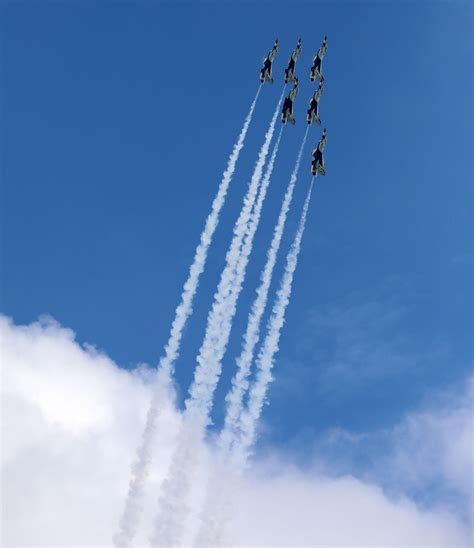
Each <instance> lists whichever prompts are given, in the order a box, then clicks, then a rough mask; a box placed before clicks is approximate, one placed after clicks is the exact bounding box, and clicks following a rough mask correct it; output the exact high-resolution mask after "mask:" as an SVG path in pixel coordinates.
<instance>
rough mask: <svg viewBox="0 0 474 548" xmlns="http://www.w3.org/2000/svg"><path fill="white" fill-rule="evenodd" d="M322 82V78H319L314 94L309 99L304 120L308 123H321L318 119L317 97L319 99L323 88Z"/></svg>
mask: <svg viewBox="0 0 474 548" xmlns="http://www.w3.org/2000/svg"><path fill="white" fill-rule="evenodd" d="M323 82H324V80H320V82H319V87H318V89H317V90H316V91H315V92H314V95H313V96H312V97H311V99H310V101H309V109H308V113H307V115H306V120H307V121H308V124H309V125H311V124H312V123H315V124H318V126H319V125H320V124H321V120H320V119H319V99H321V95H322V94H323V90H324V83H323Z"/></svg>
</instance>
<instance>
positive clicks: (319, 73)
mask: <svg viewBox="0 0 474 548" xmlns="http://www.w3.org/2000/svg"><path fill="white" fill-rule="evenodd" d="M327 49H328V37H327V36H325V37H324V40H323V43H322V44H321V47H320V48H319V49H318V52H317V53H316V55H315V56H314V59H313V66H312V67H311V70H310V71H309V77H310V78H311V82H314V81H315V80H324V77H323V58H324V56H325V55H326V51H327Z"/></svg>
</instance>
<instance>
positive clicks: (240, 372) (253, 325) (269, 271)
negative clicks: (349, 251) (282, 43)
mask: <svg viewBox="0 0 474 548" xmlns="http://www.w3.org/2000/svg"><path fill="white" fill-rule="evenodd" d="M308 129H309V128H307V129H306V132H305V135H304V138H303V141H302V143H301V146H300V150H299V152H298V156H297V159H296V163H295V167H294V169H293V173H292V174H291V177H290V182H289V183H288V188H287V190H286V194H285V197H284V198H283V202H282V205H281V209H280V214H279V216H278V220H277V223H276V225H275V228H274V231H273V239H272V241H271V243H270V247H269V249H268V252H267V262H266V264H265V266H264V269H263V271H262V274H261V276H260V280H261V283H260V286H259V287H258V289H257V296H256V298H255V300H254V302H253V304H252V308H251V311H250V314H249V319H248V324H247V329H246V332H245V335H244V340H243V344H242V350H241V353H240V356H239V357H238V358H237V372H236V374H235V376H234V378H233V379H232V388H231V390H230V392H229V393H228V394H227V396H226V401H227V411H226V417H225V423H224V428H223V430H222V432H221V434H220V436H219V446H220V448H221V449H222V450H223V451H225V452H226V451H229V450H230V448H231V444H232V442H233V440H235V439H236V436H238V432H239V419H240V415H241V413H242V408H243V398H244V394H245V392H246V390H247V389H248V384H249V383H248V377H249V375H250V368H251V365H252V360H253V356H254V351H255V346H256V345H257V343H258V340H259V338H260V322H261V320H262V316H263V313H264V312H265V307H266V305H267V300H268V291H269V289H270V284H271V281H272V275H273V269H274V267H275V263H276V260H277V255H278V250H279V248H280V243H281V239H282V236H283V231H284V228H285V223H286V218H287V216H288V212H289V210H290V205H291V201H292V198H293V191H294V188H295V184H296V179H297V177H298V171H299V168H300V164H301V157H302V154H303V149H304V146H305V143H306V139H307V136H308Z"/></svg>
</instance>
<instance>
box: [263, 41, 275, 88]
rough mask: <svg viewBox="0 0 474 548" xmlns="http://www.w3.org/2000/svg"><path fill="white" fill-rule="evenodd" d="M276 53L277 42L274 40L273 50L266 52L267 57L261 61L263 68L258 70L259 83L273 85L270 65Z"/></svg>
mask: <svg viewBox="0 0 474 548" xmlns="http://www.w3.org/2000/svg"><path fill="white" fill-rule="evenodd" d="M277 53H278V40H275V43H274V44H273V48H272V49H271V50H270V51H269V52H268V55H267V56H266V57H265V59H264V60H263V68H262V69H261V70H260V82H261V83H262V84H263V83H265V82H270V84H273V76H272V63H273V61H274V59H275V57H276V55H277Z"/></svg>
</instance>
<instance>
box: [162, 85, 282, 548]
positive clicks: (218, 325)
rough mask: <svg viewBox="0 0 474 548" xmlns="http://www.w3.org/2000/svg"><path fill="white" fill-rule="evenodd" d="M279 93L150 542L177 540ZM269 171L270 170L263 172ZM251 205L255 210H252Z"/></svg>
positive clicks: (252, 227) (253, 222) (249, 238)
mask: <svg viewBox="0 0 474 548" xmlns="http://www.w3.org/2000/svg"><path fill="white" fill-rule="evenodd" d="M284 91H285V88H284V89H283V92H282V94H281V96H280V99H279V101H278V104H277V106H276V109H275V112H274V114H273V117H272V120H271V122H270V126H269V128H268V131H267V133H266V135H265V141H264V143H263V145H262V148H261V149H260V152H259V155H258V160H257V163H256V165H255V169H254V172H253V175H252V178H251V181H250V184H249V188H248V190H247V194H246V196H245V198H244V203H243V207H242V210H241V212H240V215H239V218H238V219H237V221H236V223H235V226H234V231H233V232H234V235H233V238H232V242H231V244H230V247H229V250H228V251H227V254H226V265H225V267H224V270H223V271H222V274H221V279H220V282H219V285H218V288H217V292H216V294H215V295H214V302H213V305H212V308H211V311H210V313H209V315H208V319H207V326H206V332H205V335H204V340H203V343H202V345H201V348H200V350H199V354H198V357H197V366H196V369H195V372H194V381H193V383H192V385H191V387H190V389H189V397H188V399H187V400H186V402H185V405H186V411H185V420H184V422H185V425H184V427H183V428H182V429H181V432H180V435H179V436H178V439H179V441H178V448H177V451H176V453H175V456H174V458H173V461H172V465H171V469H170V474H169V479H168V480H166V481H165V482H164V484H163V489H162V496H161V497H160V499H159V502H158V506H159V509H158V515H157V518H156V521H155V531H154V534H153V537H152V538H151V543H152V545H153V546H159V545H165V546H175V545H179V544H180V540H181V536H182V532H183V528H184V521H185V517H186V515H187V508H186V503H185V501H186V498H187V495H188V493H189V489H190V485H191V476H192V474H193V470H194V468H195V463H196V453H197V451H198V446H197V445H198V444H195V443H192V441H193V440H194V441H196V440H197V441H199V440H200V439H201V438H202V437H203V435H204V430H205V428H206V426H207V424H208V423H209V420H210V417H209V415H210V411H211V407H212V400H213V396H214V391H215V388H216V386H217V382H218V380H219V376H220V373H221V362H222V358H223V356H224V354H225V350H226V347H227V343H228V340H229V335H230V330H231V326H232V319H233V317H234V314H235V309H236V304H237V299H238V296H239V294H240V290H241V287H242V282H243V280H244V278H245V271H246V266H247V263H248V258H249V255H250V252H251V249H252V244H253V238H254V235H255V231H256V229H257V226H258V222H259V219H260V212H261V208H262V205H263V201H264V199H265V195H266V189H267V188H268V183H269V180H270V174H269V175H268V177H265V178H264V181H263V182H262V185H261V187H260V192H258V190H259V186H260V179H261V177H262V172H263V167H264V165H265V160H266V157H267V155H268V150H269V148H270V143H271V140H272V137H273V133H274V130H275V123H276V120H277V117H278V113H279V110H280V106H281V102H282V101H283V95H284ZM280 137H281V134H280ZM271 168H273V165H272V166H271ZM269 171H270V168H269V169H268V170H267V172H269ZM270 173H271V172H270ZM257 193H258V198H257ZM254 205H255V209H254V211H253V213H252V209H253V208H254ZM244 240H245V241H244Z"/></svg>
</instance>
